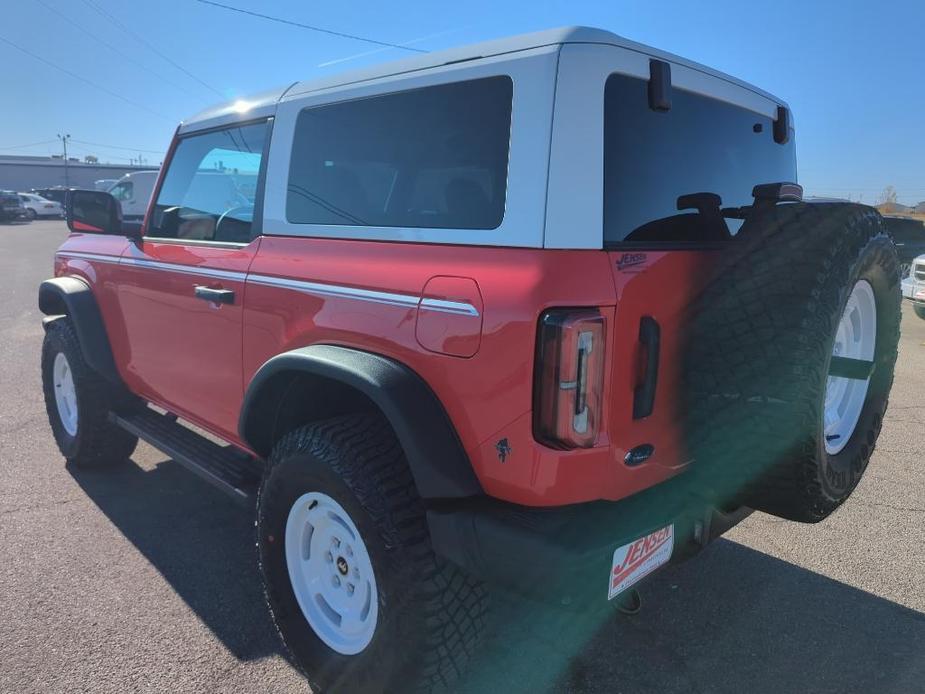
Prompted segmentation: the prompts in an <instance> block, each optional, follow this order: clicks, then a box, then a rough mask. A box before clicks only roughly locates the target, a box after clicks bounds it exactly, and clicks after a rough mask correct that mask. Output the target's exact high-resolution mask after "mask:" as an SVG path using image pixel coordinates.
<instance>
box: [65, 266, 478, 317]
mask: <svg viewBox="0 0 925 694" xmlns="http://www.w3.org/2000/svg"><path fill="white" fill-rule="evenodd" d="M58 255H60V256H62V257H74V258H85V259H87V260H99V261H101V262H105V263H119V262H121V263H124V264H125V265H131V266H135V267H144V268H150V269H152V270H166V271H169V272H180V273H183V274H184V275H197V276H200V277H214V278H215V279H221V280H231V281H235V282H244V281H247V282H253V283H254V284H260V285H263V286H266V287H281V288H282V289H292V290H294V291H297V292H302V293H304V294H311V295H313V296H332V297H339V298H343V299H359V300H361V301H370V302H373V303H377V304H386V305H388V306H401V307H402V308H417V307H418V305H420V306H422V307H424V308H427V309H430V310H432V311H440V312H442V313H452V314H455V315H460V316H472V317H478V315H479V310H478V309H477V308H476V307H475V306H473V305H472V304H470V303H467V302H465V301H450V300H448V299H429V298H423V299H422V298H421V297H420V296H416V295H414V294H396V293H393V292H380V291H376V290H373V289H360V288H359V287H345V286H342V285H337V284H321V283H319V282H306V281H304V280H292V279H287V278H285V277H273V276H272V275H248V274H246V273H244V272H233V271H231V270H217V269H215V268H209V267H199V266H197V265H182V264H179V263H165V262H162V261H160V260H151V259H149V258H126V257H124V256H123V257H122V258H121V259H120V258H119V256H115V255H100V254H97V253H83V252H80V251H62V252H60V253H58Z"/></svg>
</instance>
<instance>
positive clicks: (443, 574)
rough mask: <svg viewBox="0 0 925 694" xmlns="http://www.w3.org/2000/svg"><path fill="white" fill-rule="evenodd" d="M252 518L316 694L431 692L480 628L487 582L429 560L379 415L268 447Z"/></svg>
mask: <svg viewBox="0 0 925 694" xmlns="http://www.w3.org/2000/svg"><path fill="white" fill-rule="evenodd" d="M268 470H269V471H268V473H267V476H266V478H265V479H264V482H263V485H262V486H261V490H260V496H259V499H258V509H257V533H258V536H257V545H258V551H259V559H260V569H261V573H262V576H263V581H264V588H265V591H266V597H267V602H268V604H269V607H270V610H271V612H272V614H273V619H274V622H275V623H276V627H277V629H278V631H279V633H280V636H281V638H282V640H283V642H284V644H285V645H286V647H287V648H288V650H289V652H290V653H291V655H292V657H293V659H294V660H295V662H296V663H297V665H298V666H299V667H300V668H301V669H302V671H303V672H304V673H305V675H306V677H307V678H308V679H309V681H310V682H311V684H312V688H313V690H314V691H319V690H320V691H333V692H394V691H403V692H432V691H441V690H442V689H444V688H446V687H447V686H448V685H450V683H452V682H453V681H454V680H455V679H457V678H458V676H459V675H460V672H461V669H462V667H463V666H464V665H465V663H466V662H467V661H468V659H469V658H470V656H471V655H472V653H473V651H474V649H475V648H476V646H477V644H478V642H479V640H480V635H481V632H482V629H483V625H484V621H485V612H486V600H487V597H486V593H485V590H484V588H483V587H482V585H481V584H480V583H479V582H478V581H475V580H474V579H472V578H470V577H468V576H466V575H464V574H462V573H461V572H460V571H458V570H457V569H456V568H455V567H453V566H451V565H450V564H448V563H447V562H445V561H443V560H442V559H440V558H439V557H437V556H436V555H435V554H434V551H433V549H432V547H431V544H430V537H429V533H428V530H427V523H426V520H425V515H424V507H423V504H422V502H421V500H420V498H419V497H418V495H417V492H416V489H415V486H414V481H413V479H412V477H411V473H410V471H409V470H408V467H407V464H406V462H405V459H404V455H403V452H402V450H401V446H400V445H399V443H398V441H397V440H396V438H395V436H394V434H393V433H392V430H391V428H390V427H389V425H388V423H387V422H385V421H384V420H382V419H380V418H379V417H375V416H369V415H351V416H345V417H339V418H337V419H332V420H327V421H324V422H318V423H315V424H310V425H307V426H305V427H302V428H300V429H297V430H295V431H293V432H292V433H290V434H288V435H287V436H286V437H284V438H283V439H282V440H281V441H280V442H279V443H278V444H277V445H276V447H275V448H274V449H273V453H272V454H271V456H270V461H269V468H268Z"/></svg>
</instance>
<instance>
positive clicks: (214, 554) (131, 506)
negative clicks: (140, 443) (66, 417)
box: [68, 460, 282, 661]
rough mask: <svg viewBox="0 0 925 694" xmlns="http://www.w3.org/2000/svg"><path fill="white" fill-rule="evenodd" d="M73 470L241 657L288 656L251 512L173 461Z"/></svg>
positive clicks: (95, 499) (103, 508)
mask: <svg viewBox="0 0 925 694" xmlns="http://www.w3.org/2000/svg"><path fill="white" fill-rule="evenodd" d="M68 470H69V472H70V474H71V475H72V476H73V477H74V479H75V481H76V482H77V484H79V485H80V487H81V488H82V489H83V490H84V492H86V494H87V496H89V497H90V499H91V500H92V501H93V502H94V503H95V504H96V505H97V506H98V507H99V508H100V510H101V511H102V512H103V513H104V514H106V516H107V517H108V518H109V520H110V521H112V523H113V524H114V525H115V526H116V527H117V528H118V529H119V530H120V531H121V532H122V534H123V535H124V536H125V537H126V538H127V539H128V540H129V541H130V542H131V543H132V544H134V545H135V547H136V548H137V549H138V551H139V552H141V554H142V555H144V557H145V558H146V559H147V560H148V561H149V562H151V565H152V566H154V568H156V569H157V570H158V571H159V572H160V573H161V575H162V576H163V577H164V579H165V580H166V581H167V582H168V583H169V584H170V585H171V586H172V587H173V589H174V590H175V591H176V592H177V595H179V596H180V598H182V599H183V600H184V601H185V602H186V603H187V604H188V605H189V606H190V608H191V609H192V610H193V611H194V612H195V613H196V615H197V616H198V617H199V618H200V619H201V620H202V622H203V624H205V625H206V626H207V627H208V628H209V629H210V630H211V631H212V632H213V633H214V634H215V636H216V638H218V639H219V640H220V641H221V642H222V643H223V644H224V645H225V647H226V648H227V649H228V650H229V651H230V652H231V653H232V654H234V656H235V657H236V658H238V659H240V660H245V661H246V660H256V659H259V658H263V657H265V656H268V655H272V654H276V653H280V654H282V647H281V646H280V645H279V642H278V640H277V637H276V631H275V629H274V627H273V623H272V621H271V619H270V616H269V613H268V612H267V609H266V606H265V605H264V602H263V588H262V586H261V582H260V577H259V574H258V572H257V562H256V551H255V547H254V542H255V539H254V515H253V511H249V510H246V509H242V508H241V507H240V506H238V505H236V504H235V503H234V502H233V501H232V500H231V499H229V498H228V497H227V496H225V495H224V494H222V493H221V492H219V491H218V490H216V489H214V488H212V487H211V486H209V485H208V484H206V483H205V482H203V481H201V480H200V479H198V478H197V477H195V476H194V475H192V474H190V473H189V472H188V471H186V470H185V469H183V468H182V467H181V466H180V465H179V464H177V463H175V462H174V461H172V460H166V461H164V462H160V463H157V464H156V465H155V466H154V467H153V468H151V469H145V468H142V467H139V466H138V465H136V464H134V463H133V462H131V461H129V462H128V463H127V464H126V465H123V466H120V467H117V468H115V469H107V470H104V471H93V470H79V469H75V468H72V467H71V466H68Z"/></svg>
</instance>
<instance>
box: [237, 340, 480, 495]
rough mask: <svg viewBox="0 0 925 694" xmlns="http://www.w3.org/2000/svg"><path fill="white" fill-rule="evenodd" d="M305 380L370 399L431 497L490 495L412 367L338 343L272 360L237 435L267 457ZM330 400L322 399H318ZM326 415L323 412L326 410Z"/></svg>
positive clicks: (248, 400) (257, 380) (253, 386)
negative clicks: (286, 405) (287, 403)
mask: <svg viewBox="0 0 925 694" xmlns="http://www.w3.org/2000/svg"><path fill="white" fill-rule="evenodd" d="M300 376H307V377H308V378H310V379H318V380H317V381H316V384H317V385H319V387H328V388H331V387H332V386H333V384H332V383H331V382H335V383H336V384H337V385H338V386H339V387H346V388H348V389H352V390H353V391H356V392H358V393H359V394H361V395H362V396H365V398H367V399H368V400H369V401H371V402H372V404H373V405H375V406H376V407H377V408H378V409H379V410H380V411H381V412H382V414H383V415H384V416H385V418H386V419H387V420H388V421H389V423H390V424H391V425H392V428H393V430H394V431H395V434H396V436H397V438H398V440H399V443H400V444H401V446H402V449H403V450H404V453H405V457H406V459H407V461H408V466H409V467H410V469H411V474H412V476H413V477H414V481H415V483H416V485H417V489H418V493H419V494H420V495H421V497H422V498H424V499H450V498H461V497H470V496H477V495H481V494H483V491H482V487H481V485H480V484H479V481H478V479H477V478H476V476H475V472H474V471H473V470H472V466H471V464H470V462H469V457H468V456H467V455H466V452H465V450H464V448H463V446H462V443H461V441H460V440H459V436H458V435H457V433H456V430H455V428H454V427H453V424H452V422H451V421H450V418H449V416H448V415H447V414H446V410H445V409H444V407H443V404H442V403H441V402H440V400H439V398H438V397H437V396H436V394H435V393H434V392H433V390H431V389H430V387H429V386H428V385H427V383H426V382H425V381H424V380H423V379H422V378H421V377H420V376H419V375H418V374H417V373H415V372H414V371H412V370H411V369H410V368H408V367H407V366H405V365H404V364H401V363H400V362H398V361H395V360H394V359H391V358H389V357H385V356H382V355H380V354H374V353H371V352H364V351H361V350H357V349H351V348H348V347H341V346H336V345H311V346H308V347H302V348H300V349H294V350H292V351H289V352H284V353H282V354H279V355H277V356H275V357H272V358H271V359H269V360H268V361H267V362H265V363H264V364H263V366H261V367H260V369H258V371H257V373H256V374H255V375H254V377H253V379H251V382H250V385H249V386H248V387H247V391H246V393H245V396H244V404H243V405H242V407H241V415H240V419H239V422H238V430H239V434H240V436H241V439H242V440H243V441H244V442H245V443H247V445H248V446H249V447H250V448H251V449H252V450H253V451H254V452H256V453H258V454H259V455H261V456H263V457H267V456H268V455H269V454H270V450H271V449H272V447H273V444H274V442H275V439H276V438H278V435H281V434H284V433H286V432H285V431H277V428H278V427H277V426H276V421H277V419H278V417H279V416H280V407H281V404H280V403H281V400H280V401H279V402H276V403H274V399H278V400H279V399H280V394H281V393H284V392H285V390H286V389H287V388H289V387H290V386H291V384H292V383H293V381H294V380H296V379H297V378H299V377H300ZM318 397H319V398H324V394H323V393H319V394H318ZM322 411H323V410H322Z"/></svg>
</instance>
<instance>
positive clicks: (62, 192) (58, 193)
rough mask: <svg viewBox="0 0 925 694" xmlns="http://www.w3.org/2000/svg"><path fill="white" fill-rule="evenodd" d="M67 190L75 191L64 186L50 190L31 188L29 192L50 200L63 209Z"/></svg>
mask: <svg viewBox="0 0 925 694" xmlns="http://www.w3.org/2000/svg"><path fill="white" fill-rule="evenodd" d="M69 190H77V188H66V187H64V186H52V187H51V188H33V189H32V190H30V191H29V192H30V193H32V194H33V195H38V196H39V197H43V198H45V199H46V200H52V201H54V202H56V203H58V204H59V205H61V207H62V208H63V207H64V203H65V198H66V197H67V192H68V191H69Z"/></svg>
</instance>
